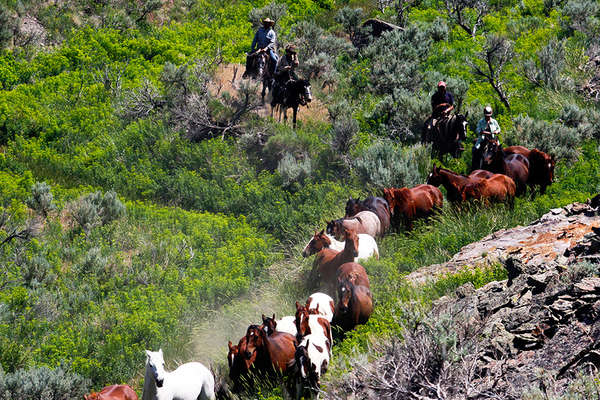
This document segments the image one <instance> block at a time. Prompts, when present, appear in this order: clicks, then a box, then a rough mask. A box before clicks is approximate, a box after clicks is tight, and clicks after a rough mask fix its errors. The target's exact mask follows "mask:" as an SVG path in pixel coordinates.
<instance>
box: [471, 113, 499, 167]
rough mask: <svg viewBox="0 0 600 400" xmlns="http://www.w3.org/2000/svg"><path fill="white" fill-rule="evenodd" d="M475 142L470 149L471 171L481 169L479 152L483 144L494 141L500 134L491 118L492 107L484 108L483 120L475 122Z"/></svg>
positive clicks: (497, 125) (496, 124)
mask: <svg viewBox="0 0 600 400" xmlns="http://www.w3.org/2000/svg"><path fill="white" fill-rule="evenodd" d="M475 133H476V134H477V141H475V145H474V146H473V149H471V153H472V154H471V165H472V166H471V169H473V170H474V169H477V168H481V151H482V149H483V145H484V144H485V142H487V141H489V140H493V139H496V138H497V137H498V134H499V133H500V125H499V124H498V121H496V120H495V119H494V118H492V107H490V106H485V107H484V108H483V118H481V119H480V120H479V122H477V127H476V128H475Z"/></svg>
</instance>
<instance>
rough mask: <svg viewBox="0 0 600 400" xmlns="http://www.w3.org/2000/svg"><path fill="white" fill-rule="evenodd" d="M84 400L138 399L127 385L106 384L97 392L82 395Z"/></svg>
mask: <svg viewBox="0 0 600 400" xmlns="http://www.w3.org/2000/svg"><path fill="white" fill-rule="evenodd" d="M83 398H84V399H85V400H138V396H137V394H136V393H135V391H134V390H133V389H132V388H130V387H129V386H127V385H111V386H107V387H105V388H104V389H102V390H101V391H99V392H92V393H90V394H86V395H84V396H83Z"/></svg>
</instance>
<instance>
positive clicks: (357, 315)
mask: <svg viewBox="0 0 600 400" xmlns="http://www.w3.org/2000/svg"><path fill="white" fill-rule="evenodd" d="M372 313H373V296H372V295H371V290H370V289H369V288H368V287H366V286H363V285H354V284H353V283H352V282H350V281H348V280H345V281H342V282H340V284H339V286H338V303H337V306H336V308H335V314H334V315H333V323H332V324H333V325H335V326H339V327H340V328H342V330H344V331H349V330H352V329H354V327H355V326H356V325H361V324H366V323H367V321H368V320H369V318H370V317H371V314H372Z"/></svg>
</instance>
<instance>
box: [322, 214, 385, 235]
mask: <svg viewBox="0 0 600 400" xmlns="http://www.w3.org/2000/svg"><path fill="white" fill-rule="evenodd" d="M344 228H348V229H354V231H356V233H365V234H367V235H371V236H373V237H381V236H383V231H382V228H381V221H380V220H379V217H378V216H377V214H375V213H374V212H373V211H361V212H359V213H358V214H356V215H355V216H353V217H350V218H340V219H336V220H334V221H329V222H327V230H326V232H327V233H328V234H329V235H331V236H333V237H334V238H336V239H337V240H344V239H343V238H344V236H343V235H344Z"/></svg>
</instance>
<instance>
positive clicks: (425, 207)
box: [383, 185, 444, 230]
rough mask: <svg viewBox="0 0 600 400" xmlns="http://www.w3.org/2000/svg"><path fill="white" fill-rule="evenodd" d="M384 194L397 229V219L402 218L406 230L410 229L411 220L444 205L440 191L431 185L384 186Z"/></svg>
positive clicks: (411, 225)
mask: <svg viewBox="0 0 600 400" xmlns="http://www.w3.org/2000/svg"><path fill="white" fill-rule="evenodd" d="M383 193H384V196H385V198H386V200H387V201H388V203H389V204H390V209H391V210H392V215H393V221H394V227H395V228H396V229H397V228H398V225H399V220H400V219H403V220H404V226H405V227H406V229H407V230H412V227H413V221H414V220H415V219H417V218H423V217H427V216H429V215H431V214H432V213H433V212H434V211H435V210H436V209H440V208H442V206H443V205H444V197H443V196H442V192H440V189H438V188H437V187H435V186H432V185H417V186H415V187H414V188H412V189H408V188H405V187H404V188H401V189H395V188H390V189H387V188H384V189H383Z"/></svg>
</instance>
